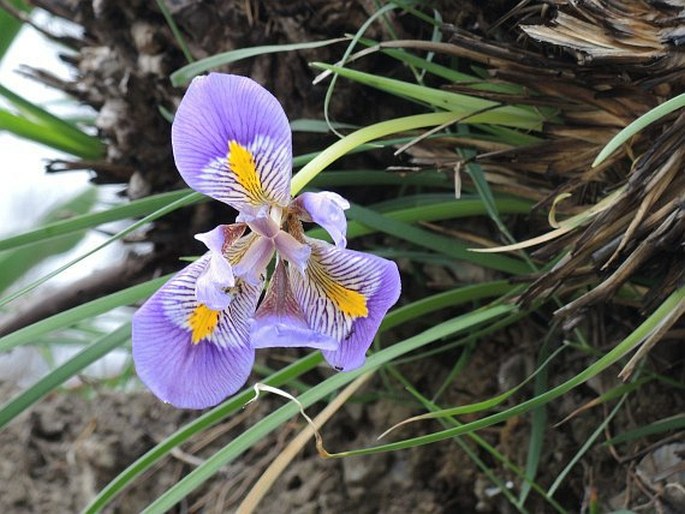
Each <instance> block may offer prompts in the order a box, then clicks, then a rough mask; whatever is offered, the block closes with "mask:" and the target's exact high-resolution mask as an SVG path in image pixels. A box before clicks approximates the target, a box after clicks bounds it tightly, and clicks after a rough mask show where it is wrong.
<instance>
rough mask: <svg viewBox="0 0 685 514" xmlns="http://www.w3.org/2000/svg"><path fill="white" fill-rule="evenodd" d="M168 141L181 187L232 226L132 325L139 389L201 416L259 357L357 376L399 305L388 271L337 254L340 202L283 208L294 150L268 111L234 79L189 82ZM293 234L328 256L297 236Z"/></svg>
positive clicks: (395, 279)
mask: <svg viewBox="0 0 685 514" xmlns="http://www.w3.org/2000/svg"><path fill="white" fill-rule="evenodd" d="M171 138H172V146H173V151H174V159H175V161H176V166H177V167H178V169H179V171H180V173H181V176H182V177H183V179H184V180H185V181H186V182H187V183H188V185H189V186H190V187H191V188H193V189H195V190H196V191H199V192H201V193H204V194H205V195H208V196H210V197H212V198H215V199H216V200H219V201H220V202H224V203H226V204H228V205H230V206H231V207H234V208H235V209H236V210H237V211H238V212H239V215H238V216H237V218H236V221H235V223H232V224H228V225H219V226H218V227H216V228H215V229H213V230H211V231H209V232H206V233H203V234H198V235H196V236H195V237H196V238H197V239H198V240H200V241H202V242H203V243H204V244H205V245H206V246H207V249H208V251H207V253H205V254H204V255H203V256H202V257H200V258H199V259H198V260H196V261H195V262H193V263H192V264H190V265H189V266H187V267H186V268H184V269H183V270H181V271H180V272H179V273H178V274H176V275H175V276H174V277H173V278H172V279H171V280H169V282H167V283H166V284H165V285H164V286H162V287H161V288H160V289H159V290H158V291H157V292H156V293H155V294H154V295H153V296H152V297H150V299H149V300H148V301H147V302H146V303H145V304H144V305H143V306H142V307H141V308H140V309H139V310H138V311H137V312H136V314H135V315H134V317H133V359H134V362H135V366H136V370H137V373H138V375H139V377H140V378H141V379H142V381H143V382H144V383H145V384H146V385H147V386H148V387H149V388H150V389H151V390H152V392H153V393H154V394H155V395H157V396H158V397H159V398H160V399H161V400H163V401H165V402H168V403H171V404H173V405H175V406H177V407H181V408H195V409H201V408H205V407H210V406H213V405H216V404H218V403H219V402H221V401H222V400H223V399H225V398H226V397H228V396H230V395H231V394H233V393H235V392H236V391H237V390H238V389H240V388H241V387H242V386H243V385H244V384H245V382H246V381H247V378H248V376H249V374H250V371H251V369H252V365H253V363H254V358H255V349H257V348H271V347H308V348H315V349H319V350H321V351H322V352H323V355H324V357H325V359H326V360H327V361H328V362H329V363H330V364H331V366H333V367H334V368H335V369H337V370H340V371H348V370H352V369H355V368H357V367H359V366H361V365H362V364H363V363H364V359H365V354H366V351H367V350H368V348H369V346H370V344H371V341H372V339H373V337H374V335H375V334H376V332H377V330H378V326H379V325H380V323H381V320H382V319H383V316H384V315H385V313H386V312H387V311H388V309H389V308H390V307H391V306H392V305H393V304H394V303H395V302H396V301H397V298H398V296H399V293H400V279H399V273H398V270H397V266H396V265H395V264H394V263H393V262H391V261H388V260H386V259H383V258H380V257H377V256H374V255H369V254H365V253H361V252H356V251H353V250H348V249H347V248H346V244H347V241H346V239H345V234H346V230H347V222H346V219H345V214H344V210H345V209H347V208H349V203H348V202H347V201H346V200H345V199H343V198H342V197H341V196H340V195H338V194H336V193H332V192H319V193H304V194H301V195H300V196H298V197H297V198H295V199H292V198H291V194H290V178H291V174H292V138H291V132H290V126H289V124H288V119H287V117H286V115H285V112H284V111H283V108H282V107H281V105H280V104H279V102H278V100H276V98H275V97H274V96H273V95H271V93H269V92H268V91H266V90H265V89H264V88H263V87H261V86H260V85H259V84H257V83H256V82H254V81H252V80H251V79H248V78H246V77H240V76H237V75H226V74H218V73H213V74H210V75H208V76H204V77H198V78H196V79H195V80H193V82H192V83H191V85H190V87H189V88H188V91H187V92H186V94H185V96H184V97H183V100H182V101H181V103H180V105H179V108H178V111H177V113H176V117H175V119H174V123H173V126H172V131H171ZM303 222H308V223H309V222H313V223H316V224H318V225H320V226H321V227H323V228H324V229H325V230H326V231H328V233H329V234H330V236H331V239H332V240H333V242H334V244H329V243H327V242H324V241H320V240H318V239H313V238H310V237H307V236H306V235H305V233H304V230H303V226H302V223H303ZM274 257H275V261H276V262H275V265H274V267H273V272H272V273H271V277H270V280H269V281H268V286H266V292H265V293H264V295H263V298H261V297H262V293H263V290H264V288H265V284H266V282H267V281H266V275H267V267H268V265H269V264H270V263H271V261H272V260H273V259H274ZM260 298H261V302H260Z"/></svg>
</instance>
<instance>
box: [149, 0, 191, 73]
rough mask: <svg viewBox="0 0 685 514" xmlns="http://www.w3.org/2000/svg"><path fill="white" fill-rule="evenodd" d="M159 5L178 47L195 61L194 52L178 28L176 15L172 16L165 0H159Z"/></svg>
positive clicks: (188, 59)
mask: <svg viewBox="0 0 685 514" xmlns="http://www.w3.org/2000/svg"><path fill="white" fill-rule="evenodd" d="M157 7H159V10H160V11H161V12H162V16H164V19H165V20H166V22H167V25H169V28H170V29H171V33H172V34H173V35H174V39H175V40H176V43H178V47H179V48H180V49H181V51H182V52H183V56H184V57H185V58H186V61H188V62H193V61H195V58H194V57H193V54H192V53H190V49H189V48H188V45H187V44H186V40H185V38H184V37H183V34H181V31H180V30H179V29H178V25H176V22H175V21H174V17H173V16H172V14H171V11H169V8H168V7H167V6H166V2H165V0H157Z"/></svg>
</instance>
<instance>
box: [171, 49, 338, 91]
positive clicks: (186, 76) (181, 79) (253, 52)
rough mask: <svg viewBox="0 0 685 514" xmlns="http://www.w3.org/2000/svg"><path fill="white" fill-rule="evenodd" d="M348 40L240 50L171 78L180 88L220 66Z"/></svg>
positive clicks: (189, 67)
mask: <svg viewBox="0 0 685 514" xmlns="http://www.w3.org/2000/svg"><path fill="white" fill-rule="evenodd" d="M346 39H347V38H336V39H326V40H324V41H312V42H309V43H292V44H289V45H264V46H254V47H251V48H240V49H238V50H230V51H228V52H223V53H220V54H215V55H212V56H210V57H206V58H204V59H200V60H199V61H195V62H193V63H190V64H188V65H186V66H184V67H183V68H180V69H178V70H176V71H175V72H173V73H172V74H171V76H170V77H169V78H170V79H171V83H172V84H173V85H174V86H176V87H178V86H183V85H185V84H187V83H188V82H190V81H191V80H192V79H193V77H196V76H197V75H200V74H202V73H205V72H207V71H210V70H211V69H213V68H218V67H219V66H226V65H227V64H231V63H232V62H236V61H241V60H243V59H248V58H250V57H256V56H258V55H264V54H273V53H278V52H292V51H295V50H309V49H312V48H321V47H322V46H328V45H333V44H335V43H340V42H341V41H345V40H346Z"/></svg>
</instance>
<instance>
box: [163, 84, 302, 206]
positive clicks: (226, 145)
mask: <svg viewBox="0 0 685 514" xmlns="http://www.w3.org/2000/svg"><path fill="white" fill-rule="evenodd" d="M171 140H172V146H173V150H174V158H175V160H176V166H177V167H178V169H179V171H180V173H181V176H182V177H183V179H184V180H185V181H186V182H187V183H188V185H189V186H190V187H192V188H193V189H195V190H196V191H199V192H201V193H204V194H206V195H208V196H211V197H212V198H215V199H217V200H219V201H222V202H225V203H227V204H229V205H231V206H232V207H234V208H236V209H238V210H239V211H242V212H253V213H256V212H258V211H259V210H260V208H261V207H262V206H263V205H265V204H278V205H282V206H286V205H287V204H288V201H289V199H290V176H291V164H292V142H291V133H290V126H289V125H288V119H287V117H286V115H285V112H284V111H283V108H282V107H281V105H280V104H279V102H278V100H276V98H275V97H274V96H273V95H272V94H271V93H269V92H268V91H267V90H266V89H264V88H263V87H262V86H260V85H259V84H257V83H256V82H254V81H253V80H251V79H249V78H247V77H240V76H237V75H226V74H220V73H210V74H209V75H208V76H203V77H197V78H195V79H194V80H193V82H192V83H191V84H190V86H189V88H188V91H187V92H186V94H185V96H184V97H183V100H182V101H181V103H180V105H179V107H178V110H177V111H176V116H175V118H174V123H173V125H172V129H171Z"/></svg>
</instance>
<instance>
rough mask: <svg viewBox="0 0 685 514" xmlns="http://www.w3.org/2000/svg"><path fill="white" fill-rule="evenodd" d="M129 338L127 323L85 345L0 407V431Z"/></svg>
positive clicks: (129, 330)
mask: <svg viewBox="0 0 685 514" xmlns="http://www.w3.org/2000/svg"><path fill="white" fill-rule="evenodd" d="M130 337H131V324H130V323H126V324H124V325H123V326H121V327H119V328H118V329H116V330H115V331H114V332H112V333H110V334H107V335H106V336H104V337H102V338H101V339H99V340H97V341H95V342H94V343H93V344H91V345H89V346H87V347H86V348H84V349H83V350H82V351H80V352H79V353H77V354H76V355H75V356H74V357H72V358H71V359H69V360H68V361H67V362H65V363H64V364H62V365H61V366H59V367H58V368H55V369H54V370H52V371H51V372H50V373H48V374H47V375H46V376H45V377H43V378H41V379H40V380H39V381H38V382H36V383H35V384H34V385H32V386H31V387H29V388H28V389H26V390H25V391H23V392H21V393H19V394H18V395H17V396H15V397H14V398H12V399H11V400H9V401H8V402H7V403H5V404H4V405H3V406H2V407H0V429H1V428H2V427H4V426H5V425H7V423H9V422H10V421H12V420H13V419H14V418H15V417H16V416H18V415H19V414H21V413H22V412H24V411H25V410H26V409H28V408H29V407H30V406H31V405H33V404H34V403H36V402H37V401H38V400H40V399H41V398H42V397H43V396H45V395H46V394H48V393H49V392H50V391H52V390H53V389H55V388H56V387H58V386H59V385H60V384H63V383H64V382H66V381H67V380H68V379H70V378H71V377H73V376H74V375H76V374H77V373H78V372H79V371H81V370H82V369H83V368H85V367H86V366H88V365H89V364H92V363H93V362H95V361H96V360H98V359H99V358H100V357H103V356H104V355H107V354H108V353H109V352H110V351H112V350H113V349H114V348H116V347H118V346H121V345H123V344H124V343H125V342H126V341H127V340H128V339H129V338H130Z"/></svg>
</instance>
